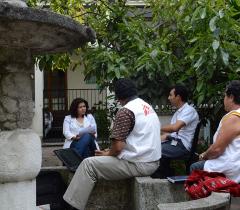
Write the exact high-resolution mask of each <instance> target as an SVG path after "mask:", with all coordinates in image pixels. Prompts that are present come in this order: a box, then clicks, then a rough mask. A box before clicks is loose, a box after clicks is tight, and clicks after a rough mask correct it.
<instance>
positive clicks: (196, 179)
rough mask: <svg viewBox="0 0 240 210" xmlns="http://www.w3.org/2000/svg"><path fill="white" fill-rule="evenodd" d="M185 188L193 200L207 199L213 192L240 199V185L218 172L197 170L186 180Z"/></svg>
mask: <svg viewBox="0 0 240 210" xmlns="http://www.w3.org/2000/svg"><path fill="white" fill-rule="evenodd" d="M184 187H185V191H186V192H187V193H188V194H189V195H190V197H191V198H192V199H199V198H204V197H207V196H209V195H210V194H211V193H212V192H224V193H230V194H231V195H233V196H235V197H240V184H238V183H236V182H234V181H233V180H230V179H228V178H226V176H225V175H224V174H222V173H218V172H207V171H201V170H195V171H193V172H192V173H191V174H190V176H189V177H188V179H187V180H186V182H185V184H184Z"/></svg>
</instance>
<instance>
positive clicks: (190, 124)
mask: <svg viewBox="0 0 240 210" xmlns="http://www.w3.org/2000/svg"><path fill="white" fill-rule="evenodd" d="M178 120H180V121H183V122H184V123H185V124H186V126H184V127H182V128H181V129H180V130H179V131H178V132H173V133H171V136H172V137H175V138H179V139H181V140H182V143H183V145H184V146H185V148H186V149H187V150H189V151H190V150H191V147H192V140H193V136H194V133H195V129H196V127H197V124H198V121H199V117H198V113H197V111H196V110H195V109H194V107H192V106H190V105H189V104H188V103H185V104H184V105H183V106H182V107H181V108H179V109H178V110H177V111H176V112H175V113H174V115H173V117H172V119H171V124H175V123H176V122H177V121H178Z"/></svg>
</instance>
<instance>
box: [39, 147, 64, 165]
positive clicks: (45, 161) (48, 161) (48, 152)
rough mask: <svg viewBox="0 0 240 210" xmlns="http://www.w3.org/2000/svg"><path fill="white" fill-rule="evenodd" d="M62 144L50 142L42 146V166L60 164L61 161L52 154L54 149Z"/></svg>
mask: <svg viewBox="0 0 240 210" xmlns="http://www.w3.org/2000/svg"><path fill="white" fill-rule="evenodd" d="M61 148H62V145H56V144H52V145H51V146H43V148H42V166H62V162H61V161H60V160H59V159H58V158H57V156H56V155H55V154H54V152H53V151H54V150H56V149H61Z"/></svg>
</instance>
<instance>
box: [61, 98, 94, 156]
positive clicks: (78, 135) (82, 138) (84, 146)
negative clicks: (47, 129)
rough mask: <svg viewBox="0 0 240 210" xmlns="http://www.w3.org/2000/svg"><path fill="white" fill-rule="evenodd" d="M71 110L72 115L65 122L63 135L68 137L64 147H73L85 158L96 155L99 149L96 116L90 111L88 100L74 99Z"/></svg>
mask: <svg viewBox="0 0 240 210" xmlns="http://www.w3.org/2000/svg"><path fill="white" fill-rule="evenodd" d="M69 112H70V115H67V116H66V117H65V119H64V122H63V135H64V136H65V138H66V140H65V143H64V146H63V148H69V147H70V148H73V149H74V150H76V151H77V152H78V153H79V154H80V155H81V156H82V157H83V158H87V157H90V156H94V153H95V150H96V149H98V145H97V142H96V137H97V125H96V122H95V119H94V117H93V116H92V115H91V114H89V113H88V103H87V101H86V100H84V99H82V98H76V99H74V100H73V102H72V104H71V106H70V110H69Z"/></svg>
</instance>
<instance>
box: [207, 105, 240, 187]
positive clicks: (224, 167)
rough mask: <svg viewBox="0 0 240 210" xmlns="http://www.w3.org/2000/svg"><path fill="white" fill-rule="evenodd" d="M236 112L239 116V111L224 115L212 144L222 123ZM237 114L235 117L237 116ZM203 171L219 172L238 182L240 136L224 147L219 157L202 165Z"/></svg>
mask: <svg viewBox="0 0 240 210" xmlns="http://www.w3.org/2000/svg"><path fill="white" fill-rule="evenodd" d="M233 112H236V113H238V114H239V116H240V109H238V110H233V111H231V112H229V113H228V114H226V115H225V116H224V117H223V118H222V120H221V122H220V123H219V126H218V129H217V131H216V133H215V134H214V137H213V142H215V141H216V139H217V136H218V133H219V130H220V128H221V126H222V121H223V120H224V118H225V117H226V116H228V115H229V114H231V113H233ZM238 114H237V115H238ZM204 170H205V171H209V172H212V171H214V172H220V173H223V174H225V176H226V177H227V178H229V179H232V180H234V181H235V182H238V183H239V182H240V136H237V137H236V138H234V139H233V140H232V142H231V143H230V144H229V145H228V146H227V147H226V149H225V151H224V152H223V154H222V155H220V156H219V157H217V158H215V159H212V160H207V161H206V162H205V164H204Z"/></svg>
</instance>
